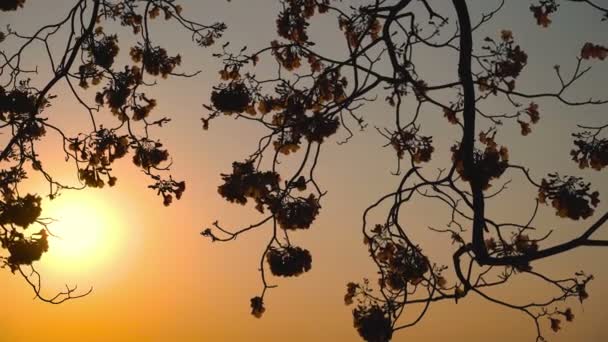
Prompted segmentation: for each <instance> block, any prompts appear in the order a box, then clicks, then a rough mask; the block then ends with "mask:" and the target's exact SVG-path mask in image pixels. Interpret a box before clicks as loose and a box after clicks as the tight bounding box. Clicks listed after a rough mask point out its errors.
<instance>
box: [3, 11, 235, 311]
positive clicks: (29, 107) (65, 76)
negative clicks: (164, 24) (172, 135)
mask: <svg viewBox="0 0 608 342" xmlns="http://www.w3.org/2000/svg"><path fill="white" fill-rule="evenodd" d="M24 5H25V0H7V1H2V2H1V3H0V10H1V11H2V12H13V11H19V9H20V8H22V7H23V6H24ZM15 15H18V13H17V14H15ZM160 18H164V20H167V21H175V22H177V23H178V24H179V25H180V26H181V27H182V28H183V29H184V30H185V31H186V32H188V33H189V34H190V36H191V37H192V41H193V42H194V43H195V44H197V45H200V46H202V47H207V46H210V45H212V44H213V43H214V41H215V39H217V38H219V37H220V36H221V34H222V32H223V31H224V29H225V25H224V24H222V23H215V24H212V25H203V24H199V23H197V22H194V21H191V20H189V19H187V18H186V17H185V16H183V15H182V8H181V7H180V5H177V4H175V3H174V1H172V0H166V1H165V0H160V1H159V0H150V1H134V0H118V1H113V0H112V1H111V0H78V1H75V2H74V5H73V7H71V9H70V10H69V12H68V13H66V15H65V17H63V19H62V20H61V21H59V22H57V23H53V24H48V25H45V26H42V27H40V28H39V29H38V30H37V31H36V32H35V33H34V34H33V35H23V34H21V33H19V32H16V31H14V30H12V29H11V28H10V27H8V28H7V30H6V31H0V44H7V43H9V41H10V43H13V44H14V45H15V46H17V48H16V49H15V50H13V51H8V50H5V49H4V47H2V46H0V77H1V79H0V82H1V84H0V129H1V130H2V137H3V140H2V143H3V144H5V145H4V148H3V149H2V150H1V151H0V162H1V167H0V226H1V227H2V229H1V230H0V241H1V242H2V251H3V252H8V253H4V255H1V254H0V266H2V267H3V268H4V267H8V268H9V269H10V270H11V271H12V272H13V273H18V274H20V275H21V276H23V277H24V278H25V280H26V281H27V282H28V283H29V285H30V286H31V287H32V288H33V289H34V292H35V293H36V296H37V297H38V298H40V299H41V300H44V301H47V302H50V303H54V304H57V303H61V302H64V301H65V300H68V299H71V298H76V297H80V296H83V295H86V294H88V293H89V292H90V291H89V292H84V293H77V292H76V288H75V287H74V288H70V287H68V288H67V289H66V290H65V291H64V292H60V293H58V294H57V295H55V296H53V297H48V296H45V295H43V294H42V293H41V282H40V275H39V273H38V272H37V271H36V270H35V268H34V266H33V265H32V264H33V263H34V262H35V261H37V260H39V259H40V258H41V256H42V254H43V253H44V252H46V251H47V250H48V247H49V245H48V241H47V237H48V236H49V234H50V231H49V229H48V224H49V223H50V221H49V220H48V219H43V218H41V217H40V214H41V212H42V208H41V197H40V196H39V195H37V194H26V195H22V194H20V193H19V190H18V186H19V184H20V183H21V182H22V181H23V180H24V179H25V178H26V177H27V175H28V173H40V174H42V175H43V176H44V177H45V179H46V180H47V181H48V185H49V190H48V196H49V197H50V198H51V199H52V198H54V197H56V196H57V195H58V194H59V193H60V192H61V191H64V190H76V189H84V188H86V187H92V188H101V187H104V186H105V185H106V184H107V185H108V186H113V185H115V184H116V182H117V179H118V178H117V176H116V175H114V173H113V172H112V164H113V163H114V161H116V160H117V159H120V158H123V157H124V156H126V155H127V154H128V153H132V156H133V157H132V158H133V163H134V164H135V166H137V167H138V168H140V169H141V170H142V171H143V173H144V174H145V175H147V176H148V177H150V180H151V182H152V183H151V184H150V185H149V188H151V189H153V190H155V191H156V192H157V193H158V194H159V195H161V196H162V198H163V203H164V204H165V205H169V204H171V202H172V201H173V198H176V199H179V198H180V197H181V195H182V193H183V192H184V190H185V183H184V182H183V181H177V180H175V179H173V178H172V177H171V176H168V177H166V176H163V174H166V173H167V171H168V170H169V166H170V157H169V153H168V151H167V150H166V149H165V148H163V145H162V143H161V142H160V141H158V140H156V139H154V138H153V137H152V136H150V135H149V134H148V129H149V128H150V127H153V126H158V127H162V126H163V125H164V124H166V123H168V122H169V121H170V119H169V118H167V117H162V118H153V116H152V115H151V112H152V111H153V110H154V108H155V106H156V100H155V99H153V98H150V97H148V96H146V93H145V89H146V88H148V87H151V86H153V85H154V84H156V81H155V79H164V78H167V77H170V76H171V77H172V76H179V77H191V76H194V74H192V75H190V74H184V73H180V72H178V71H177V67H178V66H179V65H180V63H181V57H180V56H179V55H174V56H172V55H170V54H169V52H167V51H166V50H165V49H164V48H162V47H160V46H158V45H156V43H155V40H154V37H153V36H152V35H151V34H150V33H149V30H148V27H149V25H152V22H153V21H160V20H162V19H160ZM117 24H119V25H120V26H124V27H127V28H129V29H132V31H133V37H134V39H135V40H136V41H137V43H136V44H135V45H134V46H132V47H131V48H130V53H129V54H130V57H131V59H132V63H131V64H130V65H126V66H125V65H117V64H118V63H116V59H117V56H118V53H119V50H120V49H119V37H118V35H116V34H111V33H106V31H105V29H104V27H106V26H113V25H117ZM58 45H61V46H65V49H64V50H63V51H61V53H60V54H59V55H57V54H54V53H53V52H52V49H51V47H52V46H58ZM35 53H43V54H46V53H48V58H49V61H50V64H51V67H52V70H50V74H51V77H50V78H49V79H42V78H41V77H40V76H38V70H30V69H28V68H27V67H25V66H24V65H23V64H24V62H23V60H24V59H25V58H26V56H28V55H29V54H35ZM32 78H34V79H32ZM59 84H65V85H67V87H68V89H69V90H70V92H71V95H73V100H74V101H76V102H78V103H79V104H80V105H82V111H83V113H84V114H85V115H88V116H89V117H90V126H89V127H82V130H83V131H82V133H80V134H78V135H76V136H68V135H67V134H66V133H64V130H63V129H62V127H61V126H56V125H54V124H51V123H50V122H49V120H48V117H45V116H46V114H47V112H48V110H47V109H48V107H50V106H52V105H53V102H54V101H56V96H55V95H53V92H54V91H55V89H56V88H57V86H58V85H59ZM89 86H97V87H96V88H97V92H95V93H93V96H90V93H87V92H85V90H86V89H87V88H89ZM87 95H88V96H89V97H87ZM103 108H107V109H109V111H110V112H111V113H112V114H113V115H114V116H115V118H116V120H115V124H114V125H113V126H106V127H104V126H103V125H101V124H99V123H98V122H97V120H96V117H95V114H96V112H98V111H100V110H101V109H103ZM51 134H52V135H58V136H59V137H60V138H61V140H62V142H63V151H62V152H61V153H63V154H65V160H66V161H70V162H72V163H73V164H74V169H75V172H76V173H77V175H78V179H79V180H80V184H77V185H69V184H61V183H60V182H58V181H56V180H55V179H54V178H53V175H52V171H51V170H47V168H46V167H45V166H44V165H43V164H42V163H41V161H40V158H39V154H38V153H37V147H38V146H39V144H40V143H41V142H42V141H43V139H44V137H45V136H47V135H51ZM33 226H34V227H35V226H38V228H33ZM32 230H37V232H33V231H32Z"/></svg>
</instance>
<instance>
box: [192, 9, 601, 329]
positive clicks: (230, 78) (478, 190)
mask: <svg viewBox="0 0 608 342" xmlns="http://www.w3.org/2000/svg"><path fill="white" fill-rule="evenodd" d="M562 2H567V0H539V1H533V2H532V4H531V5H529V10H530V12H531V13H532V15H531V18H530V17H529V18H530V19H532V20H534V22H535V23H536V24H537V25H538V26H540V27H541V28H543V29H544V28H549V27H551V26H552V25H554V24H555V23H553V21H554V20H555V18H556V17H555V16H554V14H555V13H556V12H558V11H562V10H563V9H562V7H560V4H561V3H562ZM572 2H576V3H578V4H579V5H580V6H588V7H590V8H591V9H593V10H595V11H597V12H599V13H600V15H601V16H602V17H601V20H605V19H606V18H608V17H607V15H608V11H607V10H606V9H605V8H603V7H602V6H600V5H598V4H597V3H595V2H593V1H588V0H583V1H572ZM280 3H281V10H280V11H279V12H278V13H277V17H276V18H277V19H276V22H275V24H276V32H277V36H276V38H275V39H273V40H271V41H270V42H269V44H268V45H266V46H265V47H262V48H260V49H258V50H255V51H251V52H250V51H248V50H247V48H243V49H240V50H236V51H232V50H230V49H228V44H225V45H224V46H223V48H222V51H221V53H217V54H215V56H216V57H217V58H218V59H219V60H220V61H222V63H223V68H221V69H220V70H219V84H218V85H217V86H216V87H214V89H213V91H212V93H211V103H209V104H205V105H204V106H205V108H206V109H207V110H208V115H206V116H204V117H203V118H202V122H203V128H204V129H209V128H210V126H211V122H212V121H213V120H215V119H218V118H221V117H223V116H225V115H228V116H232V117H236V118H245V119H246V120H247V122H252V123H254V124H258V125H259V126H260V127H261V128H262V129H264V130H265V133H263V134H261V135H260V137H259V143H258V144H257V148H255V150H254V151H253V152H252V153H251V154H250V155H249V156H248V157H247V159H246V162H244V163H239V162H235V163H234V164H233V173H232V174H230V175H225V174H222V175H221V177H222V179H223V181H224V184H222V185H220V187H219V193H220V194H221V195H222V196H223V197H224V198H225V199H226V200H228V201H230V202H235V203H239V204H246V203H247V201H248V199H253V200H254V201H255V202H256V209H257V210H258V211H259V212H260V213H262V214H264V215H263V216H264V217H263V218H262V219H261V220H260V221H257V222H254V223H252V224H250V225H247V226H244V227H242V228H236V229H228V228H226V227H223V226H221V225H220V224H219V222H217V221H216V222H214V223H213V225H212V227H209V228H206V229H204V230H203V232H202V233H201V234H202V235H203V236H206V237H209V238H210V239H211V240H212V241H222V242H226V241H232V240H234V239H236V238H237V237H238V236H240V235H243V234H246V233H248V232H250V231H253V230H259V229H264V227H267V226H269V228H270V229H272V236H271V237H270V239H269V241H268V243H267V244H266V247H265V248H264V249H263V252H262V257H261V260H260V275H261V280H262V285H263V287H262V290H261V293H260V294H258V295H256V296H255V297H253V299H251V308H252V314H253V315H254V316H256V317H261V315H262V313H263V312H265V310H266V308H265V307H264V305H263V303H264V298H265V296H266V295H267V294H268V292H267V290H269V289H272V288H274V287H275V285H271V283H270V280H269V276H268V275H267V271H268V270H270V272H271V273H272V274H273V275H275V276H289V275H299V274H301V273H303V272H304V271H306V270H308V269H309V267H310V260H311V257H310V254H309V253H308V252H307V251H305V250H301V249H300V248H299V247H296V246H295V245H293V236H291V233H292V230H294V229H303V228H304V229H310V230H311V231H313V232H314V228H315V220H316V218H317V216H318V215H319V213H320V210H319V209H320V208H321V201H322V200H323V198H324V196H325V195H326V192H325V191H323V190H322V189H321V187H320V184H318V183H317V180H316V178H315V170H316V169H317V168H318V167H321V166H320V164H319V162H318V161H319V156H320V153H321V150H322V148H321V146H322V145H323V146H324V144H326V142H327V141H331V140H333V139H335V137H336V136H337V135H338V133H341V132H342V133H344V134H346V138H342V139H341V140H339V141H338V143H339V144H342V143H346V142H348V141H349V140H350V138H351V137H352V136H353V134H354V133H353V129H352V126H353V125H354V126H355V127H358V128H360V129H361V130H363V129H365V128H366V127H367V123H366V120H365V118H364V117H365V107H366V104H367V103H368V102H370V101H374V99H376V98H384V99H385V101H386V103H387V104H388V105H389V108H392V112H393V114H394V119H393V122H394V127H376V128H377V131H378V133H380V134H381V135H382V136H383V137H384V138H385V139H386V141H387V142H386V145H385V146H389V147H391V148H393V149H394V150H395V152H396V162H397V171H396V172H395V174H396V175H397V176H398V177H399V178H400V179H399V181H398V186H397V187H396V188H395V190H394V191H392V192H390V193H388V194H386V195H384V196H382V197H381V198H379V199H378V200H377V201H376V202H374V203H373V204H372V205H370V206H369V207H368V208H367V209H366V210H365V212H364V215H363V235H364V242H365V245H366V247H367V248H368V250H369V253H370V257H371V258H372V260H373V261H374V264H375V265H376V266H377V269H378V279H377V282H375V283H374V284H376V285H374V286H372V285H370V284H371V283H370V281H369V280H367V279H364V280H363V281H362V282H350V283H348V284H347V291H346V294H345V296H344V302H345V304H347V305H352V304H354V303H355V302H356V305H355V306H354V309H353V311H352V313H353V319H354V327H355V328H356V330H357V331H358V333H359V335H360V336H361V338H362V339H364V340H366V341H388V340H390V339H391V338H392V336H393V335H394V334H395V333H396V332H397V331H399V330H401V329H404V328H409V327H411V326H414V325H416V324H417V323H418V322H419V321H420V320H421V319H422V318H423V316H424V315H425V314H426V313H427V312H428V308H429V307H430V306H431V305H433V304H434V303H437V302H440V301H446V300H453V301H455V302H456V303H458V302H459V301H462V300H464V299H465V298H467V297H468V296H469V295H470V294H471V293H475V294H479V295H480V296H481V297H482V298H484V299H486V300H487V301H489V302H491V303H494V304H496V305H502V306H505V307H508V308H510V309H513V310H517V311H520V312H522V313H523V314H525V315H526V316H527V317H530V318H531V319H532V321H533V322H534V326H535V327H536V331H537V337H536V340H537V341H541V340H544V338H543V331H544V330H546V329H551V330H552V331H555V332H557V331H559V330H560V329H561V328H562V326H563V324H564V322H571V321H572V320H573V319H574V314H573V311H572V309H570V308H569V307H565V306H566V305H567V303H566V302H567V300H568V299H570V298H578V299H579V300H580V301H581V302H582V301H583V300H585V299H587V298H588V296H589V295H588V293H587V287H586V285H587V283H588V282H589V281H591V280H592V279H593V276H592V275H588V274H586V273H583V272H577V273H574V275H572V276H570V277H567V278H561V279H553V278H552V277H551V276H550V275H548V274H544V273H540V272H539V271H537V270H536V269H535V268H534V263H535V262H536V261H537V260H541V259H551V257H552V256H555V255H557V254H561V253H565V252H567V251H569V250H572V249H575V248H578V247H583V246H608V241H605V240H597V239H593V238H592V236H593V234H594V233H595V232H596V231H598V229H599V228H600V227H602V226H603V225H604V223H605V222H606V220H608V213H604V214H603V215H602V216H601V217H599V218H598V219H596V221H595V222H594V223H591V224H589V225H588V226H587V228H586V229H585V230H584V231H583V233H580V234H579V235H578V236H577V237H575V238H574V239H572V240H568V241H562V242H549V240H548V239H547V238H548V237H549V235H551V231H550V229H548V228H547V227H542V226H539V227H537V226H535V225H534V224H535V222H536V221H537V219H538V217H537V216H541V214H539V212H540V211H542V206H541V204H546V205H550V206H551V207H552V208H553V209H554V210H555V213H556V214H557V216H558V217H559V218H569V219H571V220H574V221H585V220H589V219H590V218H591V217H592V216H593V214H594V213H595V211H596V209H597V208H598V203H599V198H600V195H599V193H598V192H597V191H594V190H592V187H591V185H590V184H589V183H588V182H585V181H584V180H583V178H582V177H579V176H560V175H558V174H557V173H550V174H549V175H547V176H546V177H544V178H542V179H541V180H536V179H535V177H534V175H533V173H532V171H531V170H530V169H528V168H527V167H525V166H520V165H517V164H514V160H519V158H520V156H512V155H510V150H509V145H511V144H512V141H513V140H514V139H516V138H517V137H512V136H511V137H509V136H508V135H505V134H503V126H505V125H509V124H511V125H513V126H515V127H516V129H517V130H519V131H520V133H521V136H522V139H525V137H526V136H529V135H531V134H533V128H534V127H535V125H537V124H539V122H541V117H544V115H543V114H542V113H543V112H542V110H541V106H540V105H539V103H540V102H541V101H542V102H543V103H544V102H547V101H549V100H553V101H555V102H557V103H560V104H563V105H565V106H568V107H579V106H599V105H605V104H607V103H608V100H605V99H599V100H598V99H592V98H590V99H586V100H576V99H571V98H569V97H567V96H566V94H567V91H568V90H570V89H573V88H575V87H576V84H578V82H577V81H579V80H580V79H581V78H582V77H583V76H584V75H585V74H587V73H588V72H589V70H590V69H591V66H588V65H587V64H588V63H598V62H601V61H602V60H604V59H605V58H606V57H607V51H608V50H607V49H606V48H605V47H604V46H603V45H601V44H598V43H597V42H585V43H584V44H582V47H581V50H580V55H578V56H574V57H575V61H576V62H575V64H574V66H573V72H572V73H570V76H569V77H566V76H565V74H564V73H563V71H562V67H561V66H555V67H554V71H555V73H556V75H557V79H558V81H559V83H558V87H557V90H554V91H551V90H550V91H545V90H542V91H539V92H529V91H525V90H522V89H523V87H522V83H523V82H525V81H524V78H523V77H522V75H525V74H527V73H528V72H529V70H528V69H529V68H530V67H529V64H528V62H529V60H530V57H531V56H529V53H528V51H527V50H526V47H525V46H524V44H522V43H521V42H519V41H518V40H517V39H516V38H517V37H515V35H514V34H513V31H511V30H510V29H508V28H505V29H502V30H500V31H499V32H498V35H497V37H486V36H480V35H479V32H480V27H483V26H484V25H485V24H487V23H488V22H489V21H490V20H492V19H493V18H495V17H496V15H497V14H498V13H500V12H501V10H502V9H503V5H504V1H497V3H498V4H497V6H496V7H495V8H494V9H493V10H491V11H490V12H487V13H481V15H480V16H479V18H480V19H479V21H478V22H472V20H471V16H470V14H469V2H468V1H466V0H453V1H451V7H452V9H453V10H454V12H453V13H455V17H454V18H448V16H447V15H444V14H442V13H440V11H439V9H438V8H441V9H442V11H443V10H444V7H445V6H439V5H438V4H436V3H432V2H430V1H426V0H420V1H411V0H380V1H362V2H359V3H358V7H355V6H349V5H348V4H345V3H343V2H340V1H335V0H322V1H321V0H280ZM524 6H525V5H524ZM448 7H450V6H448ZM522 10H523V11H527V8H526V7H522ZM320 16H323V17H325V19H327V17H330V19H331V18H333V19H334V21H335V22H336V31H338V32H341V35H343V36H344V42H343V44H345V45H344V46H345V47H346V48H344V49H342V51H341V53H336V52H335V51H332V52H329V51H326V50H324V49H323V48H319V47H317V44H316V43H315V39H316V38H315V37H313V34H312V32H314V30H313V28H314V27H315V25H317V23H318V22H320V21H317V20H316V18H317V17H320ZM581 39H582V38H581ZM334 45H335V44H334ZM425 48H426V49H427V52H426V53H433V54H445V55H447V56H452V55H453V54H454V52H456V53H457V59H456V60H455V61H454V74H457V76H458V78H457V79H456V80H454V79H452V77H453V76H452V74H449V75H444V77H446V78H449V79H447V80H441V79H440V80H434V81H433V82H430V81H428V80H427V79H431V78H432V77H430V76H429V78H426V73H423V72H422V71H421V69H419V68H417V61H418V60H419V58H418V59H417V58H416V56H419V55H420V52H418V50H422V51H424V49H425ZM429 49H430V50H431V52H428V50H429ZM422 53H423V54H424V52H422ZM261 63H265V64H268V63H276V73H273V74H270V75H269V74H267V73H266V74H264V73H260V72H256V70H257V69H256V68H258V67H259V65H260V64H261ZM456 66H457V67H456ZM434 78H437V77H434ZM500 100H503V102H506V103H507V104H508V105H510V106H512V108H513V111H512V113H508V114H502V113H494V112H492V109H488V108H495V102H493V101H500ZM486 103H488V104H489V105H486ZM496 103H498V102H496ZM543 105H544V104H543ZM493 106H494V107H493ZM410 108H415V110H413V111H412V110H410ZM427 112H428V115H431V114H432V113H433V112H439V113H442V114H443V117H444V118H445V119H446V120H447V122H448V123H449V124H451V127H452V129H453V131H454V132H455V134H458V138H456V139H455V140H456V141H457V143H456V144H453V145H452V146H451V148H450V146H438V145H437V143H436V140H435V139H434V137H433V131H432V130H431V129H430V128H429V127H426V126H423V123H422V120H421V117H423V116H426V115H427ZM543 120H544V119H543ZM488 126H489V127H488ZM605 127H606V126H597V127H586V126H580V128H581V130H582V131H581V132H578V133H573V137H574V148H573V149H572V151H571V153H570V154H571V158H572V159H573V160H574V161H575V162H577V163H578V164H579V166H580V167H581V168H592V169H594V170H598V171H599V170H602V169H603V168H604V167H605V166H606V165H607V164H608V162H607V157H606V146H607V144H606V138H605V137H604V135H603V133H604V129H605ZM439 148H441V149H446V148H447V149H450V151H451V158H449V157H448V158H447V160H443V161H442V160H436V158H437V157H435V151H436V149H439ZM285 159H289V160H290V164H289V165H293V163H295V164H296V166H295V167H279V165H282V164H283V161H284V160H285ZM432 159H433V163H438V162H444V167H443V168H441V169H439V172H438V173H435V172H433V171H432V170H428V167H427V166H426V165H428V163H429V162H431V160H432ZM264 170H269V171H264ZM507 173H509V176H510V177H512V176H513V174H515V175H521V176H522V180H523V182H524V183H527V184H528V185H529V186H531V187H532V188H533V189H534V190H533V191H532V193H531V194H528V198H529V199H530V200H532V201H534V203H535V208H534V213H533V215H532V217H527V218H523V219H522V218H521V217H519V216H517V215H516V216H514V217H513V220H516V222H508V221H507V222H503V221H501V220H499V219H495V218H492V217H491V215H490V212H491V211H490V210H488V209H487V208H489V207H492V206H493V205H491V203H493V202H491V201H490V199H492V198H495V197H500V196H501V195H502V193H503V190H505V189H506V187H507V184H509V183H510V182H511V180H506V179H505V174H507ZM421 198H427V199H433V200H436V201H438V204H437V205H438V206H442V205H443V206H446V207H447V208H448V209H449V211H450V212H451V219H450V222H449V224H448V225H447V226H446V227H445V228H441V229H440V228H433V227H430V229H431V230H432V231H435V232H437V233H439V234H446V235H447V236H448V237H449V240H451V242H452V245H453V246H454V250H453V254H452V260H451V263H449V264H448V265H442V264H440V263H438V262H436V261H434V259H437V258H436V257H434V256H433V255H428V254H427V252H426V250H425V249H423V248H422V247H421V246H420V245H419V244H417V243H416V242H415V241H414V240H413V234H412V227H409V226H406V223H405V222H406V218H405V215H403V212H404V211H405V209H404V208H405V207H406V204H408V203H410V202H413V201H416V200H417V199H421ZM387 205H388V206H389V207H390V208H389V209H388V210H387V211H382V210H386V209H385V208H386V207H387ZM266 208H267V209H269V210H268V211H266V210H265V209H266ZM372 212H373V213H378V212H380V213H382V214H384V215H385V217H386V219H385V220H383V222H381V223H377V221H376V222H371V221H372V219H371V217H372ZM376 216H377V215H375V216H373V217H376ZM374 220H375V219H374ZM521 221H523V222H521ZM279 228H282V229H279ZM543 230H544V232H543ZM547 231H548V232H547ZM296 251H297V252H296ZM516 277H517V278H524V277H528V278H534V279H537V280H541V281H543V282H545V283H546V284H547V285H548V286H550V287H554V288H557V289H559V293H560V295H558V296H555V297H550V298H543V299H542V300H534V299H531V301H530V302H529V303H527V304H516V303H511V302H509V301H507V300H503V299H499V298H496V297H495V296H494V295H493V294H492V292H490V289H492V288H504V287H507V286H508V284H510V283H511V280H512V279H514V278H516ZM410 307H419V308H420V307H421V308H422V309H421V310H420V314H419V315H418V316H416V317H414V319H413V320H412V321H409V322H403V321H402V320H403V318H401V315H402V313H403V312H405V311H408V309H407V308H410ZM410 312H411V311H410Z"/></svg>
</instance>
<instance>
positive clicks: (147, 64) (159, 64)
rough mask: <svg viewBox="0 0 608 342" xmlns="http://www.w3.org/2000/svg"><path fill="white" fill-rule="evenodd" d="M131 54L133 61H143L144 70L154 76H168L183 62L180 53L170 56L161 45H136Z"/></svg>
mask: <svg viewBox="0 0 608 342" xmlns="http://www.w3.org/2000/svg"><path fill="white" fill-rule="evenodd" d="M130 55H131V59H132V60H133V62H135V63H140V62H141V63H143V67H144V70H145V71H146V72H147V73H148V74H150V75H153V76H158V75H161V76H162V77H163V78H167V76H168V75H169V74H171V73H172V72H173V70H174V69H175V68H176V67H177V66H178V65H180V64H181V62H182V58H181V56H180V55H176V56H174V57H169V56H168V55H167V50H165V49H163V48H161V47H159V46H157V47H149V46H146V47H142V46H135V47H132V48H131V52H130Z"/></svg>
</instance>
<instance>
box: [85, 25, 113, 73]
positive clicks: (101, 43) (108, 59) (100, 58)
mask: <svg viewBox="0 0 608 342" xmlns="http://www.w3.org/2000/svg"><path fill="white" fill-rule="evenodd" d="M97 32H101V31H99V30H98V31H97ZM83 49H85V50H86V51H87V52H88V55H89V58H91V62H92V63H93V64H95V65H97V66H100V67H102V68H104V69H109V68H110V67H112V64H114V59H115V58H116V56H117V55H118V51H119V50H120V49H119V47H118V36H116V35H110V36H104V37H103V38H101V39H99V40H95V39H91V41H90V42H89V43H88V44H87V45H86V46H83Z"/></svg>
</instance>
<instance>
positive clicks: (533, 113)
mask: <svg viewBox="0 0 608 342" xmlns="http://www.w3.org/2000/svg"><path fill="white" fill-rule="evenodd" d="M522 114H526V115H527V116H528V120H523V119H517V123H519V126H520V127H521V135H524V136H525V135H528V134H530V133H531V132H532V129H531V128H530V125H531V124H536V123H538V121H539V120H540V112H539V111H538V104H536V103H534V102H530V105H529V106H528V107H527V108H526V109H525V110H523V111H521V112H519V113H518V116H521V115H522Z"/></svg>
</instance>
